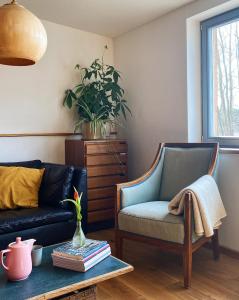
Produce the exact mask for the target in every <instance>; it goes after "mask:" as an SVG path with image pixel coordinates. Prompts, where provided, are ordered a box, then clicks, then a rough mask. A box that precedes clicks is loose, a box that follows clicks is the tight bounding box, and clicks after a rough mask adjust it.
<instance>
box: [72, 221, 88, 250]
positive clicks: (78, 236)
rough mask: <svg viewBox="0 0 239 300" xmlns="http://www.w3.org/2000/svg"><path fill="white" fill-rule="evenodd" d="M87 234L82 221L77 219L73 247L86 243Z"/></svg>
mask: <svg viewBox="0 0 239 300" xmlns="http://www.w3.org/2000/svg"><path fill="white" fill-rule="evenodd" d="M85 240H86V238H85V235H84V232H83V230H82V228H81V222H80V221H77V223H76V231H75V233H74V236H73V239H72V245H73V248H79V247H82V246H84V245H85Z"/></svg>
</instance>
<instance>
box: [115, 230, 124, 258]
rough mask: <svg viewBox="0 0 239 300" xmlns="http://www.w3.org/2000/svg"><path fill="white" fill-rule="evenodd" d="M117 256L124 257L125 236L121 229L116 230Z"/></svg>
mask: <svg viewBox="0 0 239 300" xmlns="http://www.w3.org/2000/svg"><path fill="white" fill-rule="evenodd" d="M115 256H116V257H118V258H119V259H122V256H123V238H122V237H121V235H120V232H119V230H117V229H116V230H115Z"/></svg>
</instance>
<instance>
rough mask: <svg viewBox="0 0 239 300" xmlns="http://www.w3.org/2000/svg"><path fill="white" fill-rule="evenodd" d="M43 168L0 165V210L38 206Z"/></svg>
mask: <svg viewBox="0 0 239 300" xmlns="http://www.w3.org/2000/svg"><path fill="white" fill-rule="evenodd" d="M43 173H44V169H30V168H23V167H0V210H2V209H14V208H17V207H38V191H39V188H40V185H41V181H42V176H43Z"/></svg>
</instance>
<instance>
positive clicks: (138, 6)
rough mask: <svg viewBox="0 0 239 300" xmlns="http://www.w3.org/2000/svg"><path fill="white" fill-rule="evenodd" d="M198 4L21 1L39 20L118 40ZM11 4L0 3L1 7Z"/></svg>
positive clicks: (167, 0) (181, 1) (115, 0)
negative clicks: (142, 26) (132, 30)
mask: <svg viewBox="0 0 239 300" xmlns="http://www.w3.org/2000/svg"><path fill="white" fill-rule="evenodd" d="M192 1H195V0H18V3H19V4H22V5H24V6H25V7H26V8H28V9H30V10H31V11H32V12H33V13H35V14H36V15H37V16H38V17H39V18H41V19H44V20H48V21H51V22H54V23H58V24H63V25H66V26H71V27H74V28H78V29H81V30H85V31H90V32H95V33H98V34H101V35H105V36H109V37H115V36H118V35H120V34H122V33H125V32H127V31H129V30H131V29H133V28H136V27H138V26H140V25H143V24H145V23H147V22H149V21H151V20H153V19H155V18H157V17H159V16H161V15H163V14H166V13H167V12H169V11H171V10H174V9H176V8H178V7H180V6H182V5H185V4H187V3H189V2H192ZM6 2H10V0H0V4H4V3H6Z"/></svg>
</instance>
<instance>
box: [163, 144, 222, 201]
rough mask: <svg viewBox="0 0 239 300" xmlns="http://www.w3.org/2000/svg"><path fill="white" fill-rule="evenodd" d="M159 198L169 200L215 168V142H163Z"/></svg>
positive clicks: (216, 145)
mask: <svg viewBox="0 0 239 300" xmlns="http://www.w3.org/2000/svg"><path fill="white" fill-rule="evenodd" d="M163 148H164V162H163V169H162V174H161V183H160V195H159V200H161V201H170V200H171V199H172V198H173V197H174V196H175V195H176V194H177V193H178V192H179V191H180V190H181V189H183V188H185V187H187V186H188V185H190V184H191V183H193V182H194V181H195V180H197V179H198V178H200V177H201V176H203V175H206V174H211V175H213V171H214V169H215V165H216V160H217V154H218V144H217V143H195V144H190V143H185V144H184V143H182V144H171V143H166V144H164V147H163Z"/></svg>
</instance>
